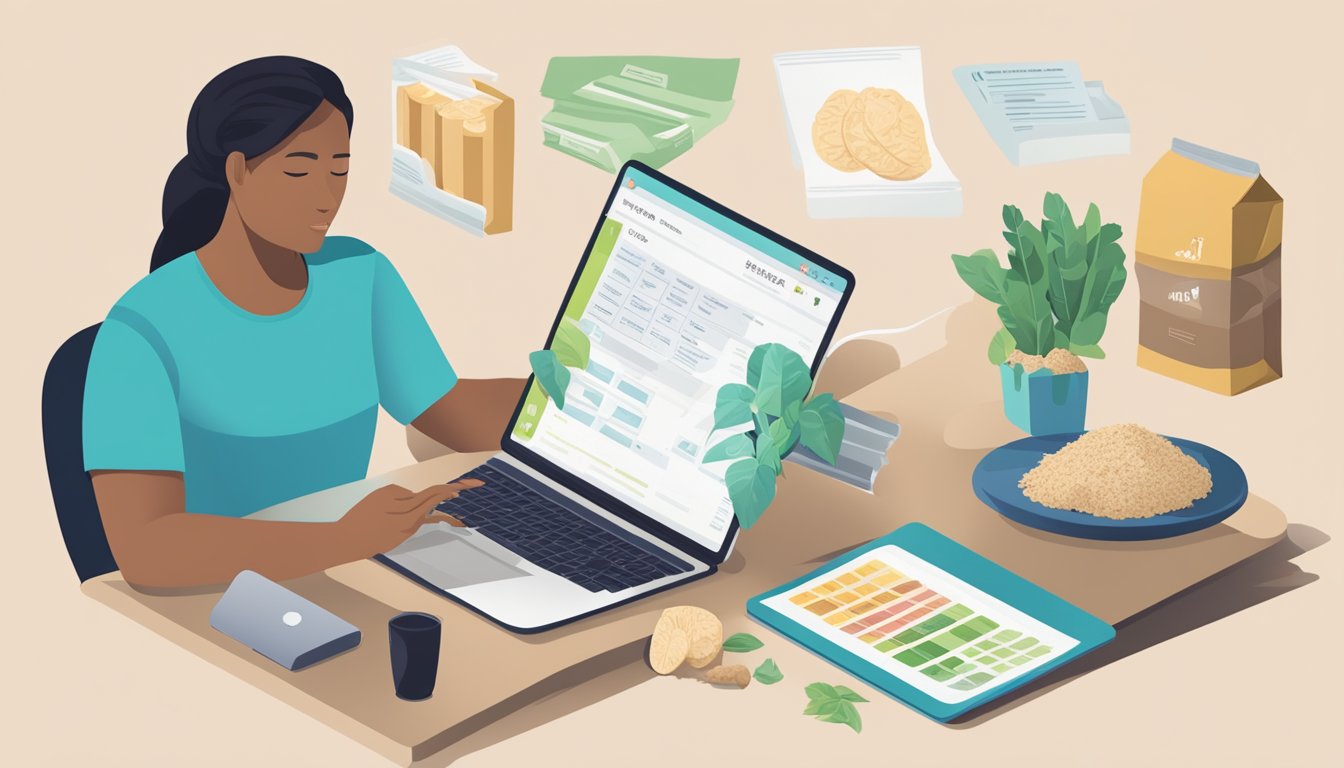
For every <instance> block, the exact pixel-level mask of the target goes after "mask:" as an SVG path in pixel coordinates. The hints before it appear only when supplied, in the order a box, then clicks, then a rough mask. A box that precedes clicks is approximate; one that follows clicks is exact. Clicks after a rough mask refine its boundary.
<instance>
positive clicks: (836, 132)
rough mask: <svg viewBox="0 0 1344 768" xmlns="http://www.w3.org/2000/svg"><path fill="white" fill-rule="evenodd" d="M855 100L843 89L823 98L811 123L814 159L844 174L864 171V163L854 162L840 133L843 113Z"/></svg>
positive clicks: (843, 117)
mask: <svg viewBox="0 0 1344 768" xmlns="http://www.w3.org/2000/svg"><path fill="white" fill-rule="evenodd" d="M858 98H859V94H858V93H856V92H854V91H851V90H849V89H848V88H842V89H840V90H838V91H836V92H835V93H832V94H831V95H830V96H828V97H826V101H825V102H824V103H823V104H822V105H821V109H818V110H817V116H816V117H815V118H813V120H812V146H813V148H814V149H816V150H817V157H820V158H821V159H822V160H823V161H824V162H825V163H826V164H827V165H829V166H831V167H832V168H835V169H836V170H840V171H845V172H847V173H854V172H855V171H862V170H863V168H864V166H863V163H860V162H859V161H858V160H856V159H854V156H853V155H851V154H850V153H849V150H848V149H846V148H845V137H844V135H843V134H842V132H841V124H842V123H843V122H844V119H845V113H846V112H848V111H849V108H850V107H851V106H853V105H854V102H855V100H857V99H858Z"/></svg>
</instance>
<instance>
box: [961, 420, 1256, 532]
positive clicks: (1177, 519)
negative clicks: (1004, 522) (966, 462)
mask: <svg viewBox="0 0 1344 768" xmlns="http://www.w3.org/2000/svg"><path fill="white" fill-rule="evenodd" d="M1081 434H1082V433H1067V434H1062V435H1037V436H1035V437H1026V438H1023V439H1021V440H1016V441H1014V442H1011V443H1009V444H1007V445H1004V446H1000V447H999V448H995V449H994V450H992V451H990V452H989V454H988V455H986V456H985V458H983V459H981V460H980V463H979V464H977V465H976V466H975V471H974V472H973V473H971V486H972V487H973V488H974V489H975V495H976V496H977V497H979V499H980V500H981V501H983V502H984V503H986V504H988V505H989V506H990V507H992V508H993V509H994V510H995V511H997V512H998V513H999V514H1001V515H1003V516H1004V517H1006V518H1008V519H1009V520H1014V521H1016V522H1019V523H1021V524H1023V525H1026V526H1030V527H1032V528H1037V529H1040V530H1042V531H1049V532H1051V533H1058V534H1062V535H1064V536H1077V537H1079V538H1084V539H1103V540H1106V541H1143V540H1147V539H1165V538H1167V537H1169V536H1180V535H1181V534H1185V533H1193V532H1195V531H1198V530H1203V529H1204V528H1208V527H1209V526H1211V525H1215V524H1217V523H1219V522H1222V521H1223V520H1226V519H1227V518H1228V517H1231V516H1232V513H1233V512H1236V511H1237V510H1238V509H1241V505H1242V504H1245V503H1246V495H1247V493H1248V489H1247V486H1246V473H1245V472H1243V471H1241V467H1240V466H1239V465H1238V464H1237V462H1235V461H1233V460H1232V459H1231V458H1229V457H1228V456H1227V455H1226V454H1224V453H1221V452H1219V451H1215V450H1214V449H1212V448H1210V447H1208V446H1207V445H1201V444H1199V443H1196V442H1193V441H1190V440H1182V439H1180V438H1177V437H1168V438H1167V439H1168V440H1170V441H1171V442H1172V443H1174V444H1175V445H1176V447H1177V448H1180V449H1181V450H1182V451H1184V452H1185V453H1186V455H1188V456H1190V457H1191V458H1193V459H1194V460H1195V461H1198V462H1199V463H1200V464H1202V465H1204V467H1205V468H1206V469H1208V470H1209V474H1210V475H1212V477H1213V489H1212V490H1211V491H1210V492H1209V495H1208V496H1205V497H1204V498H1202V499H1200V500H1198V501H1196V502H1195V503H1194V504H1193V505H1191V506H1190V507H1189V508H1187V509H1179V510H1176V511H1175V512H1168V513H1167V514H1165V515H1155V516H1153V517H1138V518H1132V519H1129V520H1112V519H1110V518H1108V517H1096V516H1094V515H1089V514H1086V513H1083V512H1074V511H1073V510H1069V509H1052V508H1051V507H1047V506H1045V505H1043V504H1037V503H1036V502H1034V501H1032V500H1031V499H1028V498H1027V497H1026V496H1025V495H1024V494H1023V493H1022V489H1021V488H1018V487H1017V482H1018V481H1019V480H1021V479H1022V476H1023V475H1025V474H1026V473H1027V472H1028V471H1030V470H1031V469H1033V468H1035V466H1036V465H1037V464H1039V463H1040V461H1041V457H1042V456H1044V455H1045V454H1047V453H1054V452H1055V451H1058V450H1059V449H1060V448H1063V447H1064V446H1065V445H1068V444H1069V443H1071V442H1073V441H1074V440H1076V439H1078V437H1079V436H1080V435H1081Z"/></svg>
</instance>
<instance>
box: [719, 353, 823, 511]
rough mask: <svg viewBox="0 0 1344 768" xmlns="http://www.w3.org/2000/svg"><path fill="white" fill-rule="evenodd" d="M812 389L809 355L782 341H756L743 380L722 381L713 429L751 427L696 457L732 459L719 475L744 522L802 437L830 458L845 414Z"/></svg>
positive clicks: (765, 501)
mask: <svg viewBox="0 0 1344 768" xmlns="http://www.w3.org/2000/svg"><path fill="white" fill-rule="evenodd" d="M811 390H812V372H811V370H810V369H809V368H808V366H807V363H805V362H803V358H802V357H800V356H799V355H798V353H797V352H794V351H793V350H791V349H789V348H788V347H786V346H784V345H783V344H762V345H760V346H758V347H756V349H754V350H752V353H751V357H750V358H748V360H747V383H746V384H725V385H723V386H722V387H720V388H719V392H718V395H717V397H716V399H715V403H714V429H715V430H720V429H728V428H732V427H748V429H747V430H746V431H744V432H741V433H738V434H734V435H732V436H731V437H728V438H726V439H724V440H722V441H720V442H718V443H716V444H715V445H713V446H712V447H710V449H709V450H707V451H705V455H704V458H703V459H702V460H701V461H702V462H704V463H708V462H712V461H727V460H732V461H733V463H732V464H731V465H729V466H728V470H727V472H725V473H724V480H725V482H726V483H727V485H728V498H729V499H731V500H732V502H733V512H734V514H736V515H737V519H738V521H739V522H740V523H741V524H742V527H743V528H750V527H751V526H752V525H754V524H755V523H756V521H757V520H759V519H760V516H761V513H763V512H764V511H765V508H766V507H768V506H769V505H770V502H771V501H773V500H774V498H775V478H776V477H777V476H778V475H779V474H780V473H781V472H782V471H783V464H782V463H781V462H782V460H783V459H784V457H786V456H788V455H789V452H790V451H792V450H793V449H794V447H795V446H797V445H798V444H799V443H801V444H802V445H803V446H805V447H806V448H807V449H808V450H810V451H812V452H813V453H815V454H817V455H818V456H820V457H821V458H822V460H824V461H826V462H828V463H830V464H835V461H836V457H837V456H838V455H839V453H840V443H841V442H842V440H843V439H844V434H845V416H844V413H842V412H841V410H840V404H839V403H837V402H836V401H835V398H834V397H833V396H832V395H830V394H819V395H815V396H813V397H812V398H811V399H808V400H806V401H805V400H804V398H806V397H807V394H808V392H810V391H811Z"/></svg>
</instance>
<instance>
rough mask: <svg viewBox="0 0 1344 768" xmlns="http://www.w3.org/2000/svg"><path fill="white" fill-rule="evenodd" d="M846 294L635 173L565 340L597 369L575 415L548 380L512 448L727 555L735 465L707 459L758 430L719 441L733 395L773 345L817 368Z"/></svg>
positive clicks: (592, 260)
mask: <svg viewBox="0 0 1344 768" xmlns="http://www.w3.org/2000/svg"><path fill="white" fill-rule="evenodd" d="M804 253H805V252H804ZM846 287H847V281H846V280H845V278H844V277H842V276H841V275H838V274H836V273H835V272H833V271H831V270H828V269H826V268H825V267H823V266H821V265H819V264H817V263H815V259H813V258H810V257H808V256H806V255H800V254H799V253H798V252H796V251H795V250H794V249H790V248H787V247H785V246H784V245H781V244H780V243H778V242H776V241H775V240H774V239H771V238H769V237H766V236H764V235H762V234H760V233H758V232H757V231H756V230H754V229H752V228H749V227H747V226H744V225H743V224H740V223H738V222H737V221H735V220H733V219H731V218H729V217H728V216H725V215H724V214H722V213H720V212H719V211H717V210H714V209H712V208H710V207H709V206H707V205H705V204H703V203H701V202H699V201H698V200H696V199H694V198H692V197H691V196H689V195H687V194H684V193H682V192H681V191H679V190H677V189H674V188H673V187H671V186H669V185H668V184H665V183H663V182H661V181H659V180H658V179H656V178H654V177H652V176H651V175H650V174H648V173H644V172H642V171H640V170H639V169H638V168H633V167H627V168H626V169H625V170H624V172H623V173H622V175H621V177H620V179H619V181H618V186H617V188H616V191H615V192H614V193H613V196H612V199H611V203H610V205H609V207H608V208H607V210H606V211H605V212H604V214H603V219H602V221H601V223H600V225H599V228H598V232H597V234H596V236H595V237H594V239H593V243H592V246H591V248H590V250H589V253H588V254H587V257H586V259H585V260H584V264H583V267H582V269H581V271H580V273H579V274H578V275H577V277H576V278H575V282H574V284H573V286H572V288H571V292H570V295H569V298H568V300H567V303H566V305H565V306H564V307H563V309H562V310H561V319H560V323H559V327H560V331H559V332H557V334H555V337H554V338H555V340H553V341H552V348H553V349H556V350H557V352H559V351H560V347H561V346H563V347H566V348H568V349H569V350H570V351H569V352H568V353H567V354H565V355H563V356H562V357H564V358H568V359H569V360H570V361H571V362H572V361H573V359H574V353H573V348H574V347H576V346H578V347H581V346H582V343H581V341H580V343H579V344H578V345H575V344H574V343H573V340H574V336H573V334H574V333H575V332H576V331H579V332H582V333H583V334H584V335H585V336H586V337H587V339H588V348H589V353H588V361H587V365H586V366H584V367H583V368H581V369H580V368H571V369H570V377H569V384H568V387H567V388H566V389H565V392H564V396H563V400H564V406H563V407H557V406H556V403H555V401H554V399H553V398H548V397H547V395H546V393H545V391H544V390H543V389H542V387H541V386H540V384H539V383H538V382H537V380H536V379H535V378H534V380H533V383H532V384H531V386H530V388H529V390H528V392H527V393H526V394H525V396H524V400H523V403H522V406H521V408H520V410H519V412H518V415H517V418H516V419H515V421H514V425H513V429H512V431H511V433H510V434H509V435H508V439H509V440H511V441H514V442H515V443H516V444H518V445H521V446H524V447H526V448H527V449H528V450H530V451H533V452H535V453H536V454H538V455H539V456H541V457H542V458H544V459H546V460H547V461H549V462H551V463H553V464H555V465H557V466H558V467H560V468H562V469H564V470H567V471H568V472H570V473H573V474H574V475H577V476H578V477H581V478H583V479H584V480H586V481H587V482H589V483H591V484H593V485H595V486H597V487H598V488H599V489H601V490H603V491H605V492H606V493H608V494H610V495H611V496H613V497H615V498H616V499H619V500H620V501H623V502H625V503H626V504H628V505H629V506H631V507H633V508H634V509H636V510H638V511H640V512H642V513H643V514H645V515H648V516H649V517H651V518H653V519H654V520H656V521H657V522H659V523H661V524H663V525H665V526H667V527H668V528H670V529H672V530H673V531H676V532H677V533H680V534H682V535H683V536H685V537H687V538H689V539H691V540H692V541H694V542H695V543H697V544H700V545H702V546H704V547H707V548H708V549H710V550H719V549H720V548H721V547H722V546H723V545H724V544H725V537H726V536H727V535H728V533H729V532H730V531H731V530H732V526H731V525H730V524H731V522H732V515H733V507H732V502H731V501H729V498H728V493H727V488H726V486H725V484H724V472H725V471H726V470H727V468H728V466H729V465H730V464H731V463H732V462H731V461H719V462H712V463H708V464H705V463H702V461H701V459H702V457H703V456H704V453H705V450H706V449H707V448H708V447H709V446H712V445H714V444H715V443H717V442H718V441H720V440H723V439H724V438H727V437H729V436H730V435H732V434H734V433H735V432H740V431H743V430H745V429H746V427H745V426H744V427H739V428H732V429H724V430H719V431H717V432H715V431H713V429H712V428H713V421H714V403H715V397H716V395H717V392H718V389H719V387H720V386H721V385H723V384H727V383H730V382H737V383H743V382H745V381H746V368H747V358H748V357H749V356H750V354H751V351H752V349H753V348H755V347H756V346H757V345H758V344H764V343H766V342H777V343H781V344H784V345H786V346H788V347H789V348H790V349H792V350H794V351H796V352H798V354H799V355H801V356H802V357H803V360H804V361H806V362H807V363H808V364H809V365H812V366H813V367H814V368H815V361H816V360H817V359H818V357H819V354H820V352H821V345H822V344H823V343H824V342H825V341H826V339H827V338H828V336H829V333H830V331H831V330H833V323H832V321H833V319H834V318H835V317H836V314H837V312H838V311H839V310H840V308H841V307H842V306H843V304H844V297H845V292H846ZM565 326H569V328H565Z"/></svg>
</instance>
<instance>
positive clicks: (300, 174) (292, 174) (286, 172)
mask: <svg viewBox="0 0 1344 768" xmlns="http://www.w3.org/2000/svg"><path fill="white" fill-rule="evenodd" d="M285 175H286V176H293V177H294V178H296V179H297V178H299V177H300V176H307V175H308V173H307V172H306V171H305V172H303V173H293V172H291V171H285Z"/></svg>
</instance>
